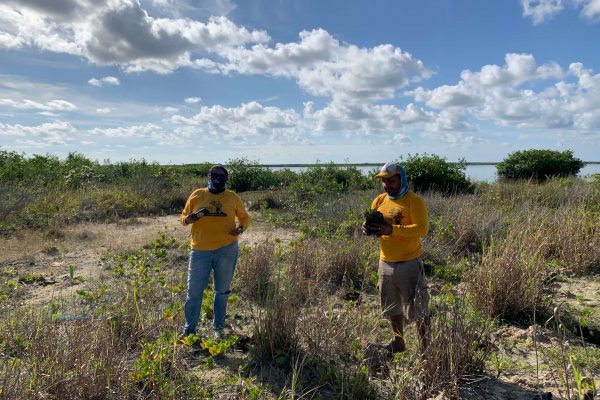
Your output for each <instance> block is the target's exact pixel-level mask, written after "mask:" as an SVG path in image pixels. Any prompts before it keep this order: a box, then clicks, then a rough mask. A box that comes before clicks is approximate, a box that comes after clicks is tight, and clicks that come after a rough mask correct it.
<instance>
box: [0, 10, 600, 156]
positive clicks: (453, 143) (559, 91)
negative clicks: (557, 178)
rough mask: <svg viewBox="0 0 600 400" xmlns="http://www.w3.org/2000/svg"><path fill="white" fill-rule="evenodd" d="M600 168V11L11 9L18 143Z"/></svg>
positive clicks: (3, 121)
mask: <svg viewBox="0 0 600 400" xmlns="http://www.w3.org/2000/svg"><path fill="white" fill-rule="evenodd" d="M531 148H547V149H556V150H565V149H571V150H573V151H574V153H575V155H576V156H577V157H579V158H581V159H583V160H598V159H600V0H486V1H481V0H418V1H417V0H410V1H383V0H369V1H362V0H352V1H348V0H327V1H323V0H253V1H241V0H238V1H234V0H206V1H199V0H53V1H47V0H2V2H1V3H0V149H1V150H9V151H17V152H19V153H25V154H26V155H32V154H46V153H50V154H55V155H58V156H60V157H64V156H65V155H66V154H68V153H69V152H72V151H77V152H80V153H82V154H84V155H86V156H88V157H90V158H92V159H97V160H99V161H103V160H106V159H110V160H111V161H121V160H130V159H141V158H145V159H146V160H150V161H158V162H161V163H173V164H179V163H194V162H200V161H221V162H222V161H226V160H228V159H231V158H237V157H247V158H249V159H251V160H258V161H260V162H262V163H297V162H307V163H310V162H315V161H317V160H318V161H321V162H329V161H335V162H344V161H349V162H380V161H385V160H389V159H395V158H398V157H399V156H406V155H407V154H415V153H425V152H426V153H430V154H431V153H433V154H438V155H441V156H444V157H446V158H447V159H448V160H450V161H454V160H457V159H459V158H465V159H466V160H467V161H499V160H502V159H503V158H504V157H506V156H507V155H508V154H509V153H511V152H513V151H516V150H522V149H531Z"/></svg>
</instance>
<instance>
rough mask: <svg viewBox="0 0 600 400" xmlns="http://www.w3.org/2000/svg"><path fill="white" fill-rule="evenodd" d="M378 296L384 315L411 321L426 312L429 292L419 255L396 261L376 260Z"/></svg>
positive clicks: (427, 312)
mask: <svg viewBox="0 0 600 400" xmlns="http://www.w3.org/2000/svg"><path fill="white" fill-rule="evenodd" d="M378 274H379V283H378V285H377V286H378V287H379V297H380V300H381V309H382V310H383V316H384V317H385V318H390V317H394V316H397V315H402V316H403V317H404V319H405V320H407V321H414V320H415V319H420V318H423V317H425V316H428V315H429V309H428V305H429V292H428V291H427V280H426V279H425V274H424V273H423V261H422V260H421V258H415V259H414V260H408V261H400V262H391V263H388V262H385V261H383V260H379V271H378Z"/></svg>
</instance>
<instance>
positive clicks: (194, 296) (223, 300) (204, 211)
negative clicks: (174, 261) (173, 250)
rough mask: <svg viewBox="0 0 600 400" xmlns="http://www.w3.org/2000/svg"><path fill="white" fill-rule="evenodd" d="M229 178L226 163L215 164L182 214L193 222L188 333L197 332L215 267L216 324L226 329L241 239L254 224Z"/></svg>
mask: <svg viewBox="0 0 600 400" xmlns="http://www.w3.org/2000/svg"><path fill="white" fill-rule="evenodd" d="M227 178H228V173H227V170H226V169H225V167H224V166H222V165H215V166H213V167H212V168H211V169H210V171H209V175H208V187H206V188H202V189H197V190H195V191H194V192H193V193H192V194H191V195H190V197H189V198H188V200H187V202H186V204H185V208H184V209H183V211H182V213H181V216H180V217H179V220H180V221H181V224H182V225H189V224H191V225H192V228H191V232H190V236H191V240H190V247H191V249H190V260H189V267H188V279H187V296H186V300H185V306H184V313H185V327H184V334H185V335H189V334H192V333H193V334H195V333H196V326H197V324H198V319H199V316H200V310H202V295H203V292H204V289H206V286H207V285H208V279H209V277H210V273H211V271H214V285H215V290H214V292H215V297H214V307H213V311H214V320H213V328H214V330H215V332H216V333H217V334H219V335H221V334H222V332H223V328H224V323H225V314H226V312H227V299H228V298H229V295H230V294H231V290H230V286H231V280H232V279H233V271H234V270H235V264H236V263H237V257H238V242H237V239H238V236H239V235H240V234H241V233H242V232H244V231H245V230H246V229H247V228H248V225H249V224H250V217H249V215H248V212H247V211H246V208H245V207H244V204H243V203H242V200H241V199H240V198H239V196H238V195H237V194H235V193H234V192H232V191H231V190H227V189H225V184H226V182H227ZM236 220H237V222H236Z"/></svg>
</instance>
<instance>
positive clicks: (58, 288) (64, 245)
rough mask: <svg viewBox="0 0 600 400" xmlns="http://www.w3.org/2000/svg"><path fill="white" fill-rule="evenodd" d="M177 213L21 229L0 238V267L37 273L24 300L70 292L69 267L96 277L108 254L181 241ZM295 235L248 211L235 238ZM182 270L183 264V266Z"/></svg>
mask: <svg viewBox="0 0 600 400" xmlns="http://www.w3.org/2000/svg"><path fill="white" fill-rule="evenodd" d="M178 217H179V215H167V216H160V217H149V218H134V219H129V220H122V221H119V222H117V223H82V224H77V225H72V226H68V227H66V228H64V229H62V230H61V231H54V232H51V233H50V234H48V233H42V232H39V231H29V232H21V233H19V234H17V235H15V236H13V237H10V238H2V239H0V249H2V254H0V268H1V267H12V268H14V269H15V270H16V272H17V274H18V275H19V276H22V275H24V274H39V275H41V276H42V277H43V280H40V281H39V282H37V283H36V284H31V285H27V297H26V300H25V303H27V304H39V303H43V302H47V301H50V300H52V299H56V298H62V297H64V296H69V295H71V294H73V292H74V290H75V287H76V286H78V285H72V282H71V279H70V276H69V266H74V267H75V276H78V277H81V278H83V279H82V281H83V282H86V281H90V280H95V279H101V278H102V274H103V273H105V272H104V271H103V270H102V267H101V266H100V260H101V257H102V255H103V254H105V253H107V252H114V251H123V250H133V249H137V248H140V247H142V246H144V245H145V244H147V243H149V242H151V241H152V240H154V239H155V238H156V237H157V235H158V234H159V233H160V232H165V233H167V234H169V235H173V236H174V237H175V238H176V239H177V240H179V241H181V242H182V243H185V242H186V241H187V238H188V237H189V227H184V226H181V225H180V224H179V220H178ZM297 236H298V232H297V231H294V230H291V229H282V228H274V227H272V226H270V225H268V224H266V223H264V222H262V221H261V220H260V218H259V216H258V215H253V223H252V225H251V226H250V228H249V229H248V231H246V232H244V233H243V234H242V235H241V236H240V245H246V246H253V245H255V244H257V243H260V242H263V241H265V240H274V239H279V240H281V241H282V242H283V243H287V242H289V241H291V240H293V239H294V238H296V237H297ZM182 268H186V266H185V265H182Z"/></svg>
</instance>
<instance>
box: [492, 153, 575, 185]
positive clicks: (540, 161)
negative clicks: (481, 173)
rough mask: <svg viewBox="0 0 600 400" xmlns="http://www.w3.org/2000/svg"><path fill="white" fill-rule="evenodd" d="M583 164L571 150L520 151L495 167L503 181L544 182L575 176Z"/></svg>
mask: <svg viewBox="0 0 600 400" xmlns="http://www.w3.org/2000/svg"><path fill="white" fill-rule="evenodd" d="M582 167H583V162H582V161H581V160H580V159H578V158H575V157H573V152H572V151H571V150H565V151H555V150H522V151H516V152H514V153H511V154H509V155H508V157H506V158H505V159H504V160H502V162H500V163H499V164H498V165H497V166H496V169H497V173H498V176H499V177H501V178H505V179H535V180H544V179H548V178H550V177H553V176H569V175H577V173H578V172H579V170H581V168H582Z"/></svg>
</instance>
